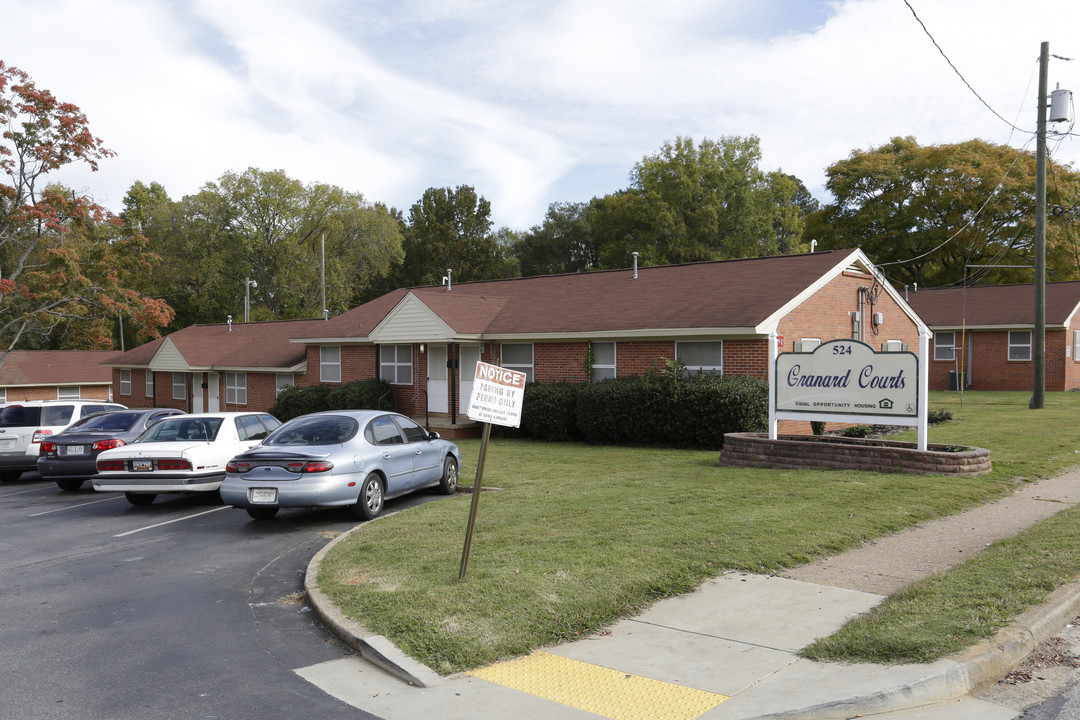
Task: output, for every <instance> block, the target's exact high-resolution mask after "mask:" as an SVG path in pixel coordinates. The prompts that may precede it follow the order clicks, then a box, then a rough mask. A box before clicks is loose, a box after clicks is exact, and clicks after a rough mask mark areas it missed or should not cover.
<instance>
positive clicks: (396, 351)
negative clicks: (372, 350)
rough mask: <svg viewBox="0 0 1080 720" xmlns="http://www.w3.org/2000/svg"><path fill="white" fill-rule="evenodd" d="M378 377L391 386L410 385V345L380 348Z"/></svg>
mask: <svg viewBox="0 0 1080 720" xmlns="http://www.w3.org/2000/svg"><path fill="white" fill-rule="evenodd" d="M379 377H381V378H382V379H383V380H385V381H386V382H388V383H390V384H391V385H412V345H383V346H381V347H380V348H379Z"/></svg>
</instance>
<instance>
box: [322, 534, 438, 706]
mask: <svg viewBox="0 0 1080 720" xmlns="http://www.w3.org/2000/svg"><path fill="white" fill-rule="evenodd" d="M364 527H365V525H357V526H356V527H354V528H353V529H352V530H349V531H348V532H345V533H342V534H341V535H339V536H338V537H336V538H334V539H333V540H331V541H330V542H329V543H327V545H326V547H324V548H323V549H322V550H320V551H319V552H318V553H316V554H315V557H313V558H312V559H311V562H309V563H308V566H307V572H305V573H304V589H305V591H306V592H307V597H308V602H309V603H310V604H311V609H312V610H313V611H314V612H315V614H316V615H317V616H318V617H319V619H320V620H321V621H322V622H323V624H325V625H326V626H327V627H328V628H330V631H331V632H332V633H334V634H335V635H337V636H338V638H340V639H341V640H342V642H344V643H345V644H346V645H348V646H349V647H351V648H352V649H354V650H356V651H357V652H358V653H360V657H362V658H364V659H365V660H367V661H368V662H370V663H372V664H374V665H376V666H378V667H380V668H382V669H383V670H385V671H386V672H388V673H390V674H391V675H393V676H394V677H396V678H398V679H400V680H403V681H405V682H407V683H408V684H410V685H415V686H417V687H434V686H435V685H437V684H439V683H440V682H442V677H441V676H440V675H439V674H438V673H436V672H435V671H434V670H432V669H431V668H429V667H428V666H426V665H423V664H422V663H419V662H417V661H416V660H413V659H412V658H411V657H409V656H408V655H406V654H405V653H403V652H402V651H401V650H400V649H398V647H397V646H396V645H394V644H393V643H392V642H390V641H389V640H387V639H386V638H385V637H383V636H382V635H376V634H375V633H372V632H371V631H369V630H368V629H367V628H365V627H363V626H362V625H360V624H358V623H356V622H354V621H352V620H350V619H349V618H347V617H345V616H344V615H343V614H342V613H341V611H340V610H338V609H337V607H336V606H335V605H334V603H332V602H331V601H330V598H328V597H327V596H326V593H324V592H323V591H322V590H320V589H319V582H318V580H319V567H320V565H321V564H322V561H323V558H325V557H326V554H327V553H328V552H329V551H330V549H331V548H333V547H334V546H335V545H336V544H337V543H338V542H340V541H341V540H344V539H345V538H347V537H348V536H349V535H352V534H353V533H354V532H357V531H358V530H360V529H362V528H364Z"/></svg>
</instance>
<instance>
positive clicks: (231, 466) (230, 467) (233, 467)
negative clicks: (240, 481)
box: [225, 460, 247, 473]
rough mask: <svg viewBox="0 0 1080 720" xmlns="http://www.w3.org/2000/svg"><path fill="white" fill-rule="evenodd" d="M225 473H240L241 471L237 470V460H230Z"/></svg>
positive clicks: (226, 464)
mask: <svg viewBox="0 0 1080 720" xmlns="http://www.w3.org/2000/svg"><path fill="white" fill-rule="evenodd" d="M244 464H245V465H247V463H244ZM225 472H231V473H235V472H240V471H239V470H237V469H236V461H235V460H230V461H229V462H227V463H225Z"/></svg>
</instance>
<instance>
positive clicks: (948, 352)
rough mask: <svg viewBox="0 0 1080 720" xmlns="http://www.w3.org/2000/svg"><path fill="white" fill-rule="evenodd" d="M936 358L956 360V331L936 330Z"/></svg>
mask: <svg viewBox="0 0 1080 720" xmlns="http://www.w3.org/2000/svg"><path fill="white" fill-rule="evenodd" d="M934 359H935V360H955V359H956V333H954V332H936V333H934Z"/></svg>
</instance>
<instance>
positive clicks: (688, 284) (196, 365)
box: [110, 250, 920, 435]
mask: <svg viewBox="0 0 1080 720" xmlns="http://www.w3.org/2000/svg"><path fill="white" fill-rule="evenodd" d="M861 319H862V320H861ZM919 324H920V323H919V319H918V317H917V316H916V315H915V314H914V312H912V310H911V308H910V307H908V305H907V304H906V303H905V302H904V300H903V299H902V298H901V297H900V296H899V295H898V294H897V293H896V292H895V291H894V290H893V289H892V288H891V287H888V286H884V285H881V284H880V283H879V282H878V281H876V280H875V275H874V271H873V265H872V264H871V263H870V261H869V260H868V259H867V258H866V256H865V255H864V254H863V253H862V251H860V250H834V251H829V252H820V253H809V254H802V255H788V256H779V257H766V258H751V259H742V260H726V261H719V262H703V263H691V264H685V265H669V266H660V267H647V268H640V269H638V268H632V269H625V270H610V271H600V272H591V273H576V274H567V275H549V276H541V277H532V278H514V279H510V280H491V281H484V282H471V283H454V284H450V285H444V286H434V287H418V288H401V289H398V290H395V291H393V292H390V293H387V294H386V295H383V296H381V297H379V298H376V299H375V300H372V301H371V302H368V303H365V304H364V305H361V306H359V307H357V308H354V309H352V310H350V311H348V312H345V313H343V314H341V315H339V316H337V317H335V318H331V319H329V320H298V321H288V322H273V323H246V324H233V325H231V326H226V325H199V326H194V327H191V328H185V329H184V330H180V331H178V332H175V333H172V334H171V335H169V336H168V337H166V338H163V339H161V340H157V341H155V342H153V343H148V344H147V345H144V346H142V347H139V348H136V349H134V350H131V351H129V352H127V353H125V354H124V355H122V356H121V357H120V358H118V359H116V360H114V361H113V362H112V363H110V365H111V366H112V368H113V374H114V395H115V397H116V399H117V400H118V401H120V402H124V401H125V400H131V401H132V403H134V404H143V403H148V402H151V401H153V402H152V404H157V405H168V406H173V407H180V408H181V409H186V410H189V411H194V412H198V411H201V410H212V409H229V410H234V409H241V408H243V409H248V410H266V409H267V408H269V406H270V405H271V404H272V403H273V399H274V396H275V395H276V392H277V390H278V388H280V387H282V386H283V385H284V384H296V385H312V384H317V383H323V384H340V383H345V382H349V381H352V380H363V379H367V378H371V377H375V376H376V375H378V376H381V377H382V378H384V379H386V380H387V381H389V382H390V383H391V384H392V385H393V386H394V393H393V398H392V404H393V406H394V407H396V409H397V410H398V411H399V412H403V413H406V414H410V415H413V416H418V417H419V416H428V417H430V418H432V420H433V422H432V424H433V425H438V426H440V430H441V431H444V434H448V435H453V434H454V432H455V431H457V430H459V429H466V428H468V427H469V426H470V425H471V423H469V421H468V420H467V418H466V417H465V411H466V409H467V406H468V401H469V396H470V393H471V385H472V378H473V374H474V368H475V365H476V362H477V361H479V360H482V361H484V362H491V363H500V364H502V365H503V366H504V367H509V368H513V369H517V370H521V371H524V372H525V373H526V374H527V375H528V378H529V380H531V381H539V382H595V381H599V380H603V379H605V378H610V377H622V376H627V375H638V374H642V373H644V372H647V371H648V370H649V369H651V368H663V367H664V366H665V363H666V362H667V361H668V360H678V361H680V362H682V363H684V364H685V365H686V366H687V367H688V368H689V370H690V371H691V372H717V373H721V374H728V375H755V376H759V377H767V376H768V373H769V346H768V342H769V336H770V333H776V334H777V335H778V336H779V338H780V342H782V343H783V346H782V347H781V351H783V350H792V349H802V350H809V349H811V348H812V347H814V346H815V345H816V344H819V343H823V342H827V341H829V340H832V339H837V338H855V339H859V340H862V341H864V342H866V343H868V344H870V345H871V346H872V347H874V349H896V350H900V349H912V350H915V351H917V349H918V329H919ZM132 403H128V404H132Z"/></svg>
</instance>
